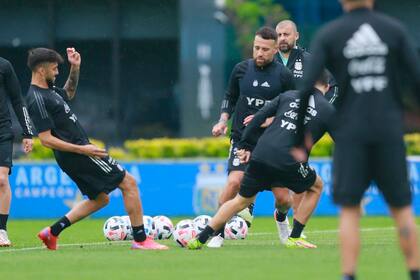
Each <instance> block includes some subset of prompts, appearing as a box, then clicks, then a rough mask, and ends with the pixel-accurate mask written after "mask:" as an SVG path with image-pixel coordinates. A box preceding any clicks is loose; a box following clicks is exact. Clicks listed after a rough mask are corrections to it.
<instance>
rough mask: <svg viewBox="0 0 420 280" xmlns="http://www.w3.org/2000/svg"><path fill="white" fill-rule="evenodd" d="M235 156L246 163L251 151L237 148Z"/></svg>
mask: <svg viewBox="0 0 420 280" xmlns="http://www.w3.org/2000/svg"><path fill="white" fill-rule="evenodd" d="M236 156H237V157H238V158H239V160H240V162H241V163H247V162H248V161H249V159H250V157H251V152H250V151H247V150H244V149H241V150H237V151H236Z"/></svg>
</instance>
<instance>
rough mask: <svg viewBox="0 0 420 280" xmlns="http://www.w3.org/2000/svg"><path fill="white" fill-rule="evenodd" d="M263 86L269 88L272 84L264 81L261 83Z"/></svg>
mask: <svg viewBox="0 0 420 280" xmlns="http://www.w3.org/2000/svg"><path fill="white" fill-rule="evenodd" d="M261 86H262V87H266V88H269V87H270V84H269V83H267V82H264V83H262V84H261Z"/></svg>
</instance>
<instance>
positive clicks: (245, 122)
mask: <svg viewBox="0 0 420 280" xmlns="http://www.w3.org/2000/svg"><path fill="white" fill-rule="evenodd" d="M253 119H254V115H249V116H247V117H246V118H245V119H244V122H243V125H245V126H247V125H248V124H249V123H250V122H251V121H252V120H253Z"/></svg>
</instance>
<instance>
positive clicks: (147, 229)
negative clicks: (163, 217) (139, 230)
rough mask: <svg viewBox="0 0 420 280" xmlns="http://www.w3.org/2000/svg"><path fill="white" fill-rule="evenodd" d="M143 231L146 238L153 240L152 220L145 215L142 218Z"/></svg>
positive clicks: (154, 232)
mask: <svg viewBox="0 0 420 280" xmlns="http://www.w3.org/2000/svg"><path fill="white" fill-rule="evenodd" d="M143 224H144V231H145V233H146V235H147V236H149V237H151V238H153V239H154V238H155V236H156V227H155V222H154V221H153V218H152V217H150V216H147V215H144V216H143Z"/></svg>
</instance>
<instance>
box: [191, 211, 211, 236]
mask: <svg viewBox="0 0 420 280" xmlns="http://www.w3.org/2000/svg"><path fill="white" fill-rule="evenodd" d="M210 220H211V217H210V216H208V215H200V216H197V217H196V218H195V219H194V220H193V222H194V225H195V228H196V229H197V231H198V233H200V232H202V231H203V230H204V229H205V228H206V226H207V225H208V223H209V222H210Z"/></svg>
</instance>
